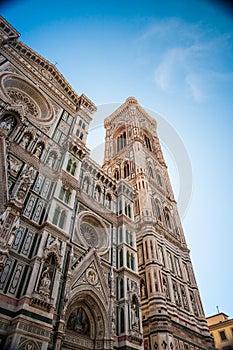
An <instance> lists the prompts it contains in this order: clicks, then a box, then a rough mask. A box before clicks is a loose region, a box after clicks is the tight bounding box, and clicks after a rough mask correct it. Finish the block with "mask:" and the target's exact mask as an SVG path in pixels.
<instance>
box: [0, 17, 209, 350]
mask: <svg viewBox="0 0 233 350" xmlns="http://www.w3.org/2000/svg"><path fill="white" fill-rule="evenodd" d="M0 33H1V39H0V44H1V52H0V84H1V90H0V164H1V167H0V214H1V216H0V342H1V343H0V347H1V349H11V350H13V349H20V350H23V349H24V350H39V349H41V350H42V349H43V350H44V349H56V350H58V349H63V350H67V349H106V350H110V349H125V350H126V349H127V350H130V349H138V350H139V349H140V350H142V349H144V350H156V349H158V350H186V349H190V350H191V349H192V350H207V349H212V337H211V336H210V334H209V330H208V326H207V323H206V320H205V315H204V312H203V308H202V304H201V300H200V296H199V292H198V287H197V284H196V281H195V277H194V273H193V269H192V264H191V261H190V256H189V249H188V248H187V245H186V242H185V237H184V233H183V230H182V226H181V222H180V219H179V214H178V211H177V203H176V201H175V199H174V196H173V192H172V188H171V185H170V181H169V177H168V172H167V167H166V164H165V161H164V158H163V154H162V150H161V147H160V142H159V139H158V136H157V132H156V126H157V125H156V121H155V120H154V119H153V118H151V117H150V116H149V115H148V114H147V113H146V112H145V110H144V109H143V108H142V107H141V106H140V105H139V103H138V102H137V100H136V99H135V98H133V97H130V98H128V99H127V100H126V101H125V102H124V103H123V104H122V105H121V107H119V108H118V109H117V110H116V111H115V112H114V113H113V114H111V115H110V116H106V119H105V128H106V143H105V158H104V164H103V166H102V167H100V166H99V165H98V164H96V163H95V161H94V160H92V159H91V158H90V156H89V150H88V148H87V147H86V138H87V134H88V127H89V124H90V122H91V120H92V117H93V114H94V113H95V111H96V107H95V105H94V104H93V102H92V101H90V100H89V99H88V98H87V97H86V96H85V95H84V94H82V95H78V94H77V93H76V92H75V91H74V90H73V88H72V87H71V86H70V85H69V83H68V82H67V81H66V80H65V78H64V77H63V76H62V75H61V73H60V72H59V71H58V70H57V68H56V67H55V66H54V65H53V64H51V63H50V62H48V61H47V60H46V59H44V58H43V57H41V56H40V55H39V54H37V53H36V52H35V51H33V50H32V49H31V48H29V47H27V46H26V45H25V44H23V43H22V42H21V41H20V40H19V36H20V35H19V33H18V32H17V31H16V30H15V29H14V28H13V27H12V26H11V25H10V24H9V23H7V22H6V21H5V20H4V19H3V18H1V19H0Z"/></svg>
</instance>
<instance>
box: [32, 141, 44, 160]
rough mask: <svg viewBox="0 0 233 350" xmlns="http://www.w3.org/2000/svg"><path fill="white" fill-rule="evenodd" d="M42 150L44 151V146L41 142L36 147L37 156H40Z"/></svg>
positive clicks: (35, 154)
mask: <svg viewBox="0 0 233 350" xmlns="http://www.w3.org/2000/svg"><path fill="white" fill-rule="evenodd" d="M42 151H43V146H42V145H41V144H39V145H38V146H37V147H36V151H35V153H34V156H35V157H36V158H40V156H41V153H42Z"/></svg>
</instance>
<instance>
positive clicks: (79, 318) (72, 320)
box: [67, 307, 90, 334]
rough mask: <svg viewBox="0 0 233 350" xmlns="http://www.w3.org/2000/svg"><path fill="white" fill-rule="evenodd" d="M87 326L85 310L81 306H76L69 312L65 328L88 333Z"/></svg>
mask: <svg viewBox="0 0 233 350" xmlns="http://www.w3.org/2000/svg"><path fill="white" fill-rule="evenodd" d="M89 328H90V327H89V320H88V317H87V314H86V312H85V311H84V309H83V308H82V307H78V308H77V310H76V311H73V312H72V313H71V315H70V317H69V319H68V323H67V329H69V330H72V331H76V332H78V333H81V334H88V333H89Z"/></svg>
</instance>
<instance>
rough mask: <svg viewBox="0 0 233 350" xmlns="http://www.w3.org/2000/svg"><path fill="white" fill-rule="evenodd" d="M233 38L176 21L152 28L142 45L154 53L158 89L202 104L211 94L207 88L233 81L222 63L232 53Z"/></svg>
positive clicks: (162, 23) (169, 21)
mask: <svg viewBox="0 0 233 350" xmlns="http://www.w3.org/2000/svg"><path fill="white" fill-rule="evenodd" d="M231 38H232V35H231V34H229V33H222V34H221V35H220V34H219V33H216V32H215V31H214V29H213V30H212V31H211V30H210V29H209V28H208V29H206V28H204V27H203V25H202V24H200V23H198V24H195V25H194V24H190V23H185V22H182V21H180V20H179V19H174V18H173V19H167V20H164V21H158V22H156V23H154V24H153V25H151V26H150V27H149V28H148V29H147V30H146V31H145V32H144V34H143V35H142V36H141V37H140V38H139V41H141V45H145V46H146V45H149V48H150V50H151V52H152V57H153V62H154V63H153V65H154V67H155V65H156V68H154V81H155V83H156V85H157V87H158V88H159V89H161V90H162V91H168V92H177V91H180V92H181V93H184V92H187V91H189V92H190V95H191V96H192V98H193V99H194V101H196V102H199V103H200V102H202V101H204V100H205V98H206V97H207V95H208V90H209V92H210V90H211V89H209V86H208V85H211V86H212V88H213V87H215V86H216V87H218V84H219V81H222V82H224V80H225V81H226V80H228V79H232V72H229V71H227V68H226V67H225V66H224V63H223V62H222V61H221V59H224V58H225V56H224V53H225V55H229V53H230V50H231V44H230V43H231ZM141 52H143V50H141ZM228 59H229V58H228ZM231 68H232V67H231ZM228 69H230V68H229V67H228ZM223 71H224V73H223ZM212 91H213V90H212ZM186 95H187V94H186Z"/></svg>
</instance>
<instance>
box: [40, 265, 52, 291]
mask: <svg viewBox="0 0 233 350" xmlns="http://www.w3.org/2000/svg"><path fill="white" fill-rule="evenodd" d="M50 287H51V278H50V275H49V268H48V267H47V268H46V269H45V270H44V272H43V273H42V278H41V281H40V285H39V293H40V294H42V295H43V296H45V297H49V294H50Z"/></svg>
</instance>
